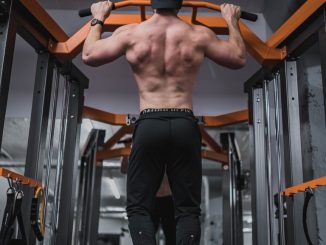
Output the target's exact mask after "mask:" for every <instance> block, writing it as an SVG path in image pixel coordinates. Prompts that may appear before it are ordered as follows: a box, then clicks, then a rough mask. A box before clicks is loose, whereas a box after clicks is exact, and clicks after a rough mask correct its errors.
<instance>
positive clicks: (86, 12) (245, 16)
mask: <svg viewBox="0 0 326 245" xmlns="http://www.w3.org/2000/svg"><path fill="white" fill-rule="evenodd" d="M114 9H115V5H114V4H113V7H112V10H114ZM78 15H79V17H86V16H90V15H92V12H91V9H90V8H87V9H82V10H79V12H78ZM240 18H242V19H245V20H249V21H253V22H254V21H256V20H257V18H258V15H256V14H252V13H249V12H246V11H241V15H240Z"/></svg>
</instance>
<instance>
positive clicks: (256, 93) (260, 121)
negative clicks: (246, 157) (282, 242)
mask: <svg viewBox="0 0 326 245" xmlns="http://www.w3.org/2000/svg"><path fill="white" fill-rule="evenodd" d="M250 93H251V95H249V96H250V98H251V101H250V102H249V103H251V106H250V108H252V109H251V110H250V113H251V118H252V120H251V123H252V125H250V127H249V129H250V139H251V141H252V147H253V149H252V151H251V154H250V162H251V164H250V167H251V171H252V174H251V183H252V190H251V191H252V198H251V199H252V216H253V244H254V245H261V244H266V245H270V238H269V236H270V226H269V213H268V196H267V195H268V181H267V179H266V144H265V116H264V100H263V89H262V88H252V90H251V92H250Z"/></svg>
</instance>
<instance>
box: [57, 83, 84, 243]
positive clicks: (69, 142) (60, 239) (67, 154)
mask: <svg viewBox="0 0 326 245" xmlns="http://www.w3.org/2000/svg"><path fill="white" fill-rule="evenodd" d="M67 90H68V91H67V92H68V103H67V105H66V106H67V107H68V118H66V119H65V118H62V120H67V130H66V137H65V142H64V152H63V169H62V180H61V193H60V206H59V220H58V231H57V236H56V244H71V241H72V231H73V223H74V206H75V205H74V204H75V189H76V179H77V171H78V163H77V161H78V158H79V144H78V143H77V142H79V136H80V123H81V120H80V118H81V115H80V108H79V107H80V106H81V103H80V100H83V88H81V85H80V84H79V83H76V82H74V81H72V80H71V79H70V78H69V81H68V86H67Z"/></svg>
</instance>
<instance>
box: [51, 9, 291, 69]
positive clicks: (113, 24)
mask: <svg viewBox="0 0 326 245" xmlns="http://www.w3.org/2000/svg"><path fill="white" fill-rule="evenodd" d="M149 17H150V16H146V18H149ZM179 18H180V19H182V20H183V21H185V22H187V23H189V24H200V25H204V26H206V27H208V28H210V29H211V30H212V31H214V32H215V33H216V34H220V35H227V34H228V28H227V24H226V22H225V20H224V19H223V18H222V17H219V16H197V17H196V20H195V21H194V19H193V15H184V16H183V15H181V16H179ZM141 22H142V17H141V15H138V14H111V15H110V16H109V17H108V18H107V19H106V21H105V24H104V29H103V31H104V32H113V31H114V30H116V29H117V28H119V27H121V26H124V25H127V24H132V23H141ZM89 28H90V24H89V22H88V23H87V24H85V25H84V26H83V27H82V28H81V29H80V30H79V31H77V32H76V33H75V34H74V35H73V36H72V37H71V38H69V39H68V40H67V41H66V42H58V43H51V44H50V45H49V50H50V52H51V53H53V54H57V55H60V56H65V57H67V58H74V57H75V56H76V55H78V54H79V53H80V52H81V50H82V46H83V43H84V40H85V39H86V36H87V33H88V31H89ZM240 30H241V32H242V34H243V37H244V41H245V43H246V46H247V50H248V52H249V53H250V54H251V55H252V56H253V57H254V58H255V59H256V60H257V61H258V62H260V63H263V62H269V61H278V60H282V59H284V58H285V56H286V51H285V50H284V49H275V48H271V47H268V46H267V45H266V44H265V43H264V42H263V41H262V40H261V39H260V38H259V37H257V35H256V34H255V33H253V32H252V31H251V30H250V29H249V28H248V27H247V26H246V25H245V24H243V23H242V22H241V21H240Z"/></svg>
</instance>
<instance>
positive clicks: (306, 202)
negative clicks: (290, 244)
mask: <svg viewBox="0 0 326 245" xmlns="http://www.w3.org/2000/svg"><path fill="white" fill-rule="evenodd" d="M313 195H314V192H313V190H312V189H311V188H307V189H306V190H305V199H304V204H303V215H302V222H303V231H304V234H305V236H306V239H307V242H308V244H309V245H313V243H312V241H311V239H310V236H309V230H308V224H307V212H308V205H309V201H310V199H311V197H313Z"/></svg>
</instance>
